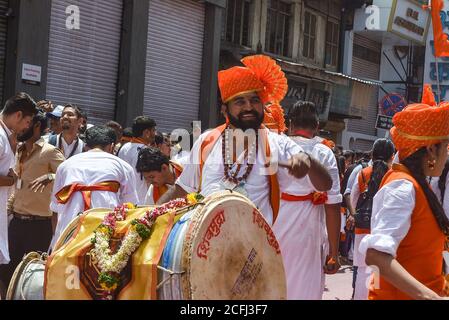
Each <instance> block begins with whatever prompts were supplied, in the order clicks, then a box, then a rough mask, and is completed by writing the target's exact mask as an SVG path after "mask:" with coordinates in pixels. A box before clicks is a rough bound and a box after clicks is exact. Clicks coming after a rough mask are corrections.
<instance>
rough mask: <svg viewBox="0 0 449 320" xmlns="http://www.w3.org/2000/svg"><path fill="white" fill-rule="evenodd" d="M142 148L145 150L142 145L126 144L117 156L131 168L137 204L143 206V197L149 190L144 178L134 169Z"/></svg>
mask: <svg viewBox="0 0 449 320" xmlns="http://www.w3.org/2000/svg"><path fill="white" fill-rule="evenodd" d="M142 148H145V145H144V144H142V143H134V142H128V143H127V144H125V145H124V146H123V147H122V148H121V149H120V152H119V154H118V155H117V156H118V157H119V158H120V159H122V160H125V161H126V162H127V163H129V164H130V165H131V167H132V168H133V171H134V177H135V181H136V191H137V196H138V199H139V201H138V202H137V204H139V205H144V204H145V197H146V195H147V193H148V188H149V185H148V184H147V183H146V181H145V179H144V177H143V176H142V175H141V174H140V173H139V172H137V169H136V164H137V158H138V156H139V151H140V150H141V149H142Z"/></svg>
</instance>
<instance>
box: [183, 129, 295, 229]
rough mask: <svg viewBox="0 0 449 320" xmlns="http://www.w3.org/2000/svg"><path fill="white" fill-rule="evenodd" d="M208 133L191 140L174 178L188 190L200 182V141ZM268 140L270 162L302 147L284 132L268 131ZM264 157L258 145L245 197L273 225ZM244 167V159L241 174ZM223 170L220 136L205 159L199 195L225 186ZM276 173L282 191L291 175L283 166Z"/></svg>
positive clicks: (195, 188) (290, 155)
mask: <svg viewBox="0 0 449 320" xmlns="http://www.w3.org/2000/svg"><path fill="white" fill-rule="evenodd" d="M207 134H208V133H203V134H202V135H201V136H200V138H199V139H198V141H196V143H195V144H194V146H193V149H192V152H191V153H190V157H189V161H188V163H184V170H183V172H182V174H181V176H180V177H179V178H178V180H177V181H176V184H177V185H179V186H180V187H181V188H183V189H184V190H185V191H186V192H188V193H191V192H198V189H199V186H200V166H199V163H200V162H199V159H198V158H199V154H200V147H201V142H202V141H203V140H204V138H205V137H206V136H207ZM268 141H269V145H270V150H271V154H272V158H271V162H272V163H277V161H278V160H279V161H287V160H288V159H290V158H291V157H292V156H293V155H294V154H297V153H299V152H301V151H303V150H302V148H301V147H299V146H298V145H297V144H296V143H294V142H293V141H292V140H291V139H290V138H288V137H287V136H283V135H278V134H275V133H272V132H268ZM259 145H262V143H259ZM264 160H265V155H264V151H263V148H259V154H258V157H257V161H256V163H255V164H254V167H253V170H252V172H251V174H250V175H249V177H248V179H247V181H246V184H245V190H246V192H247V193H248V198H249V199H250V200H251V201H252V202H253V203H254V204H255V205H256V206H257V207H258V208H259V210H260V211H261V213H262V214H263V216H264V217H265V219H266V220H267V222H268V223H269V224H270V225H272V224H273V210H272V208H271V204H270V188H269V187H268V186H269V176H268V175H265V173H266V169H265V167H264ZM245 168H246V161H245V162H244V164H243V165H242V170H241V172H240V175H239V176H241V175H242V174H243V173H242V171H244V170H245ZM223 172H224V166H223V156H222V139H218V141H217V142H216V143H215V145H214V147H213V148H212V150H211V152H210V154H209V156H208V158H207V159H206V162H205V163H204V167H203V175H202V190H201V194H202V195H204V196H208V195H210V194H212V193H214V192H217V191H221V190H225V188H224V187H223V185H222V184H221V181H222V180H223V178H224V174H223ZM277 176H278V181H279V187H280V189H281V192H282V191H285V190H286V187H287V186H288V184H289V182H290V181H291V180H294V178H293V177H292V176H291V175H290V174H289V173H288V171H287V170H286V169H284V168H278V171H277Z"/></svg>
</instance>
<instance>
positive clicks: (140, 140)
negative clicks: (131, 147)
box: [130, 137, 148, 145]
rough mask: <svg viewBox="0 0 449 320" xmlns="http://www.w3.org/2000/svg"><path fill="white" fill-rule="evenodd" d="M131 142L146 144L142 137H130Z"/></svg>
mask: <svg viewBox="0 0 449 320" xmlns="http://www.w3.org/2000/svg"><path fill="white" fill-rule="evenodd" d="M130 142H131V143H140V144H144V145H148V143H146V142H145V141H144V140H143V139H142V138H134V137H133V138H131V140H130Z"/></svg>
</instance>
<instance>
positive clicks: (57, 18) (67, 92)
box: [47, 0, 123, 124]
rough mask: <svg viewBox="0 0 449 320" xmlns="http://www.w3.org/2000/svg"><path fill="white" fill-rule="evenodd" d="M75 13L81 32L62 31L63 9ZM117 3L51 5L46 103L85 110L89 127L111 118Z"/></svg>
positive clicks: (77, 0) (58, 1) (71, 0)
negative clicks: (72, 8) (70, 8)
mask: <svg viewBox="0 0 449 320" xmlns="http://www.w3.org/2000/svg"><path fill="white" fill-rule="evenodd" d="M70 5H76V6H78V7H79V10H80V29H79V30H75V29H73V30H69V29H67V27H66V19H67V17H69V14H66V8H67V7H68V6H70ZM122 15H123V2H122V0H96V1H91V0H53V1H52V8H51V22H50V46H49V58H48V78H47V99H50V100H52V101H53V102H54V103H57V104H67V103H73V104H76V105H78V106H79V107H81V108H82V109H83V110H85V111H87V114H88V117H89V123H93V124H99V123H104V122H105V121H108V120H112V119H114V114H115V106H116V91H117V78H118V66H119V55H120V53H119V52H120V38H121V26H122Z"/></svg>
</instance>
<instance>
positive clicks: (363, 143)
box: [353, 139, 374, 152]
mask: <svg viewBox="0 0 449 320" xmlns="http://www.w3.org/2000/svg"><path fill="white" fill-rule="evenodd" d="M373 144H374V141H373V140H365V139H356V140H355V142H354V146H353V149H354V150H357V151H364V152H366V151H371V150H372V149H373Z"/></svg>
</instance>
